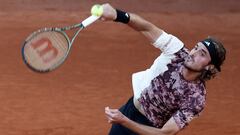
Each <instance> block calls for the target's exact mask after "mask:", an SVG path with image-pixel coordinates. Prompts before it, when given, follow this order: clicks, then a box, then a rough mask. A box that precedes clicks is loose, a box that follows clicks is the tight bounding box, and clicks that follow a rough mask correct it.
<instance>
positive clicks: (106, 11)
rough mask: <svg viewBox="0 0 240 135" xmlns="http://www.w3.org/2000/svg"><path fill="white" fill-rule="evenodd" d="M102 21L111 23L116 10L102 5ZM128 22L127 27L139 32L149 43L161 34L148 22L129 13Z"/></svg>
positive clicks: (107, 5) (158, 29)
mask: <svg viewBox="0 0 240 135" xmlns="http://www.w3.org/2000/svg"><path fill="white" fill-rule="evenodd" d="M102 6H103V15H102V19H103V20H110V21H113V20H115V19H116V18H117V12H116V9H115V8H113V7H112V6H111V5H110V4H103V5H102ZM129 16H130V20H129V22H128V25H129V26H130V27H132V28H133V29H134V30H136V31H139V32H141V33H142V34H143V35H145V36H146V37H147V38H148V39H149V41H150V42H152V43H154V42H155V41H156V40H157V38H158V37H159V36H160V35H161V34H162V32H163V31H162V30H161V29H160V28H158V27H156V26H155V25H154V24H152V23H150V22H149V21H147V20H145V19H143V18H142V17H140V16H138V15H136V14H133V13H129Z"/></svg>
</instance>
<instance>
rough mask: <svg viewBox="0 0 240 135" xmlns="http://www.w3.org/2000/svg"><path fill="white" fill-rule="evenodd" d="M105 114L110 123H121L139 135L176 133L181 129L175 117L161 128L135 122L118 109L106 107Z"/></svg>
mask: <svg viewBox="0 0 240 135" xmlns="http://www.w3.org/2000/svg"><path fill="white" fill-rule="evenodd" d="M105 114H106V116H107V118H108V122H109V123H118V124H121V125H123V126H125V127H127V128H129V129H130V130H132V131H134V132H136V133H138V134H139V135H174V134H176V133H177V132H178V131H179V130H180V129H179V128H178V126H177V124H176V123H175V121H174V119H173V118H171V119H169V120H168V122H167V123H166V124H165V125H164V126H163V127H162V128H161V129H160V128H155V127H150V126H146V125H142V124H139V123H137V122H134V121H132V120H130V119H128V118H127V117H126V116H124V115H123V114H122V113H121V112H120V111H119V110H117V109H109V108H108V107H106V108H105Z"/></svg>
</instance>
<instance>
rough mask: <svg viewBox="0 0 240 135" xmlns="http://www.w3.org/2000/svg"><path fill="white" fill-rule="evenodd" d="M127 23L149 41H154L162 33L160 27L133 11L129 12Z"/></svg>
mask: <svg viewBox="0 0 240 135" xmlns="http://www.w3.org/2000/svg"><path fill="white" fill-rule="evenodd" d="M128 25H129V26H130V27H132V28H133V29H135V30H137V31H139V32H141V33H142V34H143V35H144V36H145V37H147V39H148V40H149V41H150V42H151V43H153V42H155V41H156V40H157V38H158V37H159V36H160V35H161V34H162V30H161V29H160V28H158V27H157V26H155V25H154V24H152V23H151V22H149V21H147V20H145V19H143V18H142V17H140V16H138V15H136V14H133V13H130V22H129V23H128Z"/></svg>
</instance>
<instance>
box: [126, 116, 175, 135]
mask: <svg viewBox="0 0 240 135" xmlns="http://www.w3.org/2000/svg"><path fill="white" fill-rule="evenodd" d="M122 125H123V126H125V127H127V128H129V129H131V130H132V131H134V132H136V133H137V134H139V135H174V132H172V131H171V130H168V129H160V128H155V127H150V126H146V125H142V124H139V123H137V122H134V121H132V120H129V119H128V120H127V121H125V122H124V123H122Z"/></svg>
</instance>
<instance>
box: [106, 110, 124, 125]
mask: <svg viewBox="0 0 240 135" xmlns="http://www.w3.org/2000/svg"><path fill="white" fill-rule="evenodd" d="M105 115H106V117H107V119H108V123H119V122H121V121H122V120H121V119H122V113H121V112H120V111H119V110H118V109H110V108H109V107H105Z"/></svg>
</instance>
